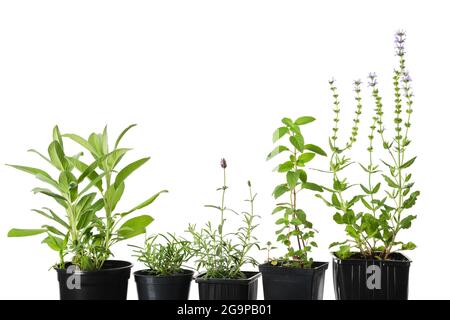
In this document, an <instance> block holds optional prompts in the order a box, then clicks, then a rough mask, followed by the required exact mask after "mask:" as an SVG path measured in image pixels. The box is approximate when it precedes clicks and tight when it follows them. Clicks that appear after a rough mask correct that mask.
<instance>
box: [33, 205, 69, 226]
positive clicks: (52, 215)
mask: <svg viewBox="0 0 450 320" xmlns="http://www.w3.org/2000/svg"><path fill="white" fill-rule="evenodd" d="M43 209H44V210H47V211H48V212H49V214H48V213H45V212H44V211H42V210H36V209H32V210H31V211H34V212H36V213H39V214H40V215H43V216H44V217H47V218H48V219H51V220H53V221H55V222H58V223H59V224H60V225H62V226H63V227H65V228H67V229H69V228H70V227H69V225H68V224H67V223H66V222H65V221H64V220H63V219H61V218H60V217H59V216H58V215H57V214H56V213H55V212H53V210H51V209H49V208H43Z"/></svg>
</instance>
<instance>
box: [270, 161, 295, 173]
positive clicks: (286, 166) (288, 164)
mask: <svg viewBox="0 0 450 320" xmlns="http://www.w3.org/2000/svg"><path fill="white" fill-rule="evenodd" d="M293 168H294V164H293V163H292V162H291V161H286V162H285V163H282V164H280V165H279V166H277V167H276V169H275V170H276V171H278V172H288V171H289V170H292V169H293Z"/></svg>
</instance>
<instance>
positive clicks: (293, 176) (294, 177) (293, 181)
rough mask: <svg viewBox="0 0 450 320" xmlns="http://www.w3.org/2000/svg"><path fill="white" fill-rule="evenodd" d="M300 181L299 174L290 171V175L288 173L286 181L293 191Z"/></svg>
mask: <svg viewBox="0 0 450 320" xmlns="http://www.w3.org/2000/svg"><path fill="white" fill-rule="evenodd" d="M298 179H299V174H298V172H294V171H289V172H288V173H286V180H287V183H288V186H289V188H290V189H291V190H293V189H294V188H295V187H296V186H297V182H298Z"/></svg>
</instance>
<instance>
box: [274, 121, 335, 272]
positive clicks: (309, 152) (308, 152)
mask: <svg viewBox="0 0 450 320" xmlns="http://www.w3.org/2000/svg"><path fill="white" fill-rule="evenodd" d="M313 121H315V119H314V118H313V117H300V118H298V119H297V120H295V121H293V120H292V119H289V118H284V119H283V120H282V123H283V126H282V127H280V128H278V129H277V130H275V132H274V134H273V142H274V143H276V142H277V141H279V140H280V139H281V138H283V137H286V138H288V141H289V144H290V146H289V147H288V146H286V145H284V144H280V145H277V146H276V147H275V148H274V149H273V150H272V152H270V154H269V155H268V156H267V160H271V159H272V158H273V157H275V156H277V155H279V154H281V153H284V154H287V155H288V158H287V160H286V159H285V160H283V162H281V163H280V164H279V165H278V166H277V167H276V168H275V171H277V172H279V173H282V174H283V175H284V177H285V182H283V183H282V184H280V185H278V186H276V187H275V190H274V191H273V196H274V198H275V199H278V198H280V197H281V196H283V195H285V194H286V195H288V196H287V197H286V198H287V199H288V200H287V202H282V203H278V204H277V206H276V207H275V209H274V210H273V214H275V213H278V214H282V217H281V218H280V219H278V220H277V221H276V224H277V225H279V226H281V229H279V230H277V231H276V234H277V235H278V237H277V241H279V242H281V243H283V244H284V245H285V247H286V249H287V253H286V255H285V256H284V257H282V258H279V259H276V260H272V261H271V263H272V264H273V265H281V266H289V267H296V268H309V267H310V266H311V265H312V263H313V259H312V258H311V257H310V256H309V253H310V252H311V250H312V247H317V243H316V242H315V241H314V235H315V233H316V230H315V229H314V228H313V224H312V223H311V222H310V221H309V220H308V219H307V216H306V213H305V211H304V210H303V209H301V208H300V207H299V203H300V202H299V201H298V195H299V193H300V192H302V191H303V190H306V189H309V190H313V191H319V192H322V191H323V189H322V187H321V186H320V185H318V184H316V183H314V182H312V181H310V180H309V179H308V175H307V172H306V168H305V165H306V164H307V163H309V162H310V161H312V160H313V159H314V157H315V155H316V154H319V155H321V156H326V155H327V154H326V153H325V151H323V150H322V149H321V148H320V147H318V146H316V145H314V144H305V140H304V137H303V135H302V132H301V126H303V125H306V124H308V123H311V122H313ZM293 240H294V241H293ZM268 247H269V245H268Z"/></svg>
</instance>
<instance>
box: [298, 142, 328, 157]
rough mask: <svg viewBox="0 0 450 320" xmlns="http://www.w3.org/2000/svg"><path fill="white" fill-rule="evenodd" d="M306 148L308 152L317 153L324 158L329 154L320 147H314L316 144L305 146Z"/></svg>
mask: <svg viewBox="0 0 450 320" xmlns="http://www.w3.org/2000/svg"><path fill="white" fill-rule="evenodd" d="M304 148H305V149H306V150H309V151H312V152H315V153H317V154H318V155H321V156H324V157H326V156H327V153H326V152H325V151H323V150H322V149H321V148H320V147H318V146H316V145H314V144H305V146H304Z"/></svg>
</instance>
